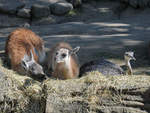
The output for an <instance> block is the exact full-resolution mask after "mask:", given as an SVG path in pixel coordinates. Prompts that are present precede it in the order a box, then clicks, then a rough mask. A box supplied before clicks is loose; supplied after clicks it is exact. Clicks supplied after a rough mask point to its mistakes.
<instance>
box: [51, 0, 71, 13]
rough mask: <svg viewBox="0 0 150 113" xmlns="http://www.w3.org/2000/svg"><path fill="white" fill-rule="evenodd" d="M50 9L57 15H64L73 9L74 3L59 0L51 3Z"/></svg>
mask: <svg viewBox="0 0 150 113" xmlns="http://www.w3.org/2000/svg"><path fill="white" fill-rule="evenodd" d="M50 9H51V11H52V13H53V14H55V15H64V14H67V13H68V12H69V11H70V10H72V9H73V6H72V4H70V3H67V2H57V3H54V4H51V5H50Z"/></svg>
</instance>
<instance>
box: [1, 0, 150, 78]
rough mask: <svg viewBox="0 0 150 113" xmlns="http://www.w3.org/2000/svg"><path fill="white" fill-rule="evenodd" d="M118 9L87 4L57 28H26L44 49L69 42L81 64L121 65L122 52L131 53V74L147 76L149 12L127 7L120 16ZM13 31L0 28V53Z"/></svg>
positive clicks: (149, 68) (149, 67)
mask: <svg viewBox="0 0 150 113" xmlns="http://www.w3.org/2000/svg"><path fill="white" fill-rule="evenodd" d="M118 5H119V4H118V3H115V2H110V1H109V2H98V3H97V2H91V3H89V4H84V5H83V8H82V10H81V9H80V10H77V11H76V12H75V14H74V15H67V16H66V17H65V19H63V20H62V21H61V22H60V23H59V24H51V25H40V26H38V25H37V26H34V25H32V26H31V27H30V28H31V29H32V30H33V31H34V32H36V33H37V34H39V35H40V36H41V38H42V39H44V41H45V45H46V48H50V47H52V45H54V44H55V43H57V42H60V41H65V42H69V43H70V44H71V45H72V46H73V47H75V46H80V47H81V49H80V51H79V53H78V56H79V60H80V63H81V64H83V63H84V62H86V61H90V60H92V59H98V58H100V57H104V58H106V59H108V60H111V61H113V62H114V63H118V64H120V65H122V64H124V62H123V54H124V52H125V51H134V52H135V57H136V59H137V60H136V61H135V62H132V65H133V70H134V74H135V75H140V74H143V75H150V63H149V60H148V54H147V50H148V48H147V46H148V42H149V41H150V38H149V36H150V27H149V25H150V19H149V18H150V13H149V12H150V9H149V8H147V9H136V10H135V9H133V8H131V7H128V8H127V9H126V10H124V11H123V12H121V15H120V14H119V13H118V12H116V11H117V10H116V7H117V6H118ZM114 12H115V13H114ZM118 14H119V15H118ZM119 16H120V17H119ZM60 18H62V17H60ZM14 29H16V27H3V28H0V50H1V51H3V50H4V46H5V40H6V38H7V36H8V34H9V33H10V32H11V31H13V30H14Z"/></svg>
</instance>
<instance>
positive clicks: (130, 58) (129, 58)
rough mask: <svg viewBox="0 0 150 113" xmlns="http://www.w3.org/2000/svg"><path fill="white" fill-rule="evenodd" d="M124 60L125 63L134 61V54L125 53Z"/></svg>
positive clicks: (130, 52)
mask: <svg viewBox="0 0 150 113" xmlns="http://www.w3.org/2000/svg"><path fill="white" fill-rule="evenodd" d="M124 58H125V60H126V61H130V60H136V59H135V57H134V52H132V51H129V52H125V54H124Z"/></svg>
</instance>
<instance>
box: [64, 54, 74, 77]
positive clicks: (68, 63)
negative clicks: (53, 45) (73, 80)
mask: <svg viewBox="0 0 150 113" xmlns="http://www.w3.org/2000/svg"><path fill="white" fill-rule="evenodd" d="M64 65H65V66H64V67H65V69H66V70H67V73H66V76H73V70H72V64H71V56H70V57H69V58H68V60H67V61H65V62H64Z"/></svg>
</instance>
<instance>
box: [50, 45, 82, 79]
mask: <svg viewBox="0 0 150 113" xmlns="http://www.w3.org/2000/svg"><path fill="white" fill-rule="evenodd" d="M79 49H80V47H76V48H74V49H72V47H71V46H70V44H68V43H65V42H60V43H58V44H56V45H55V46H54V47H52V49H51V50H50V52H49V55H48V59H49V61H48V69H50V68H51V69H52V71H53V76H54V77H56V78H59V79H71V78H77V77H78V75H79V64H78V58H77V55H76V53H77V51H79Z"/></svg>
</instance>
